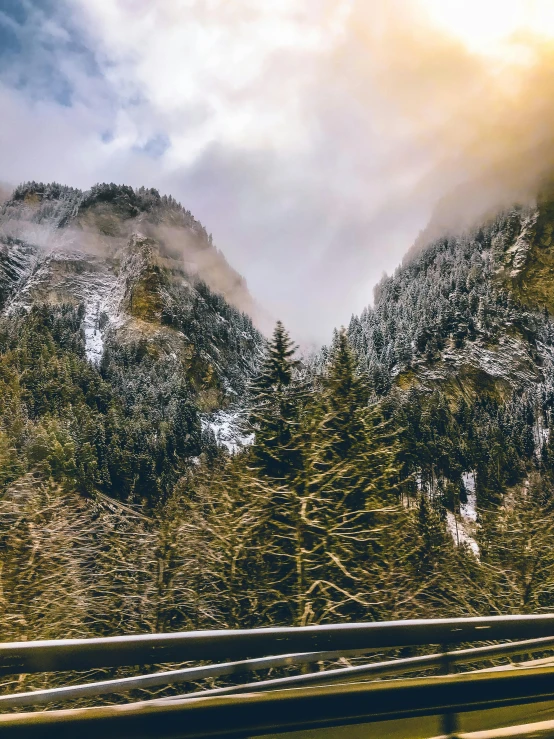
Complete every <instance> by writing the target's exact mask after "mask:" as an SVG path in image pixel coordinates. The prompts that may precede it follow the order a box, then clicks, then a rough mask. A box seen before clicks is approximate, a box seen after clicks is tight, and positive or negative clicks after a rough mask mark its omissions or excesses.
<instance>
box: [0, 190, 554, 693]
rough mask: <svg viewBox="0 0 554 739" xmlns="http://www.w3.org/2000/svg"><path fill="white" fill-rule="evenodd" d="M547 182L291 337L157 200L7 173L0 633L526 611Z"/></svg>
mask: <svg viewBox="0 0 554 739" xmlns="http://www.w3.org/2000/svg"><path fill="white" fill-rule="evenodd" d="M553 203H554V200H553V199H552V197H551V195H548V193H546V194H543V195H541V196H539V197H538V198H537V202H536V204H534V205H533V206H525V207H523V206H514V207H513V208H511V209H508V210H505V211H502V212H500V213H499V214H497V215H496V216H494V217H491V218H490V219H489V220H487V221H485V222H483V223H482V224H481V225H479V226H478V227H475V228H473V229H470V230H467V231H465V232H463V233H460V234H457V235H453V236H447V237H443V238H440V239H438V240H433V241H431V242H430V243H428V244H427V245H425V246H423V247H420V248H418V250H414V251H412V253H411V254H410V255H409V256H408V257H407V258H406V259H405V261H404V263H403V264H402V265H401V266H400V267H399V268H398V269H397V270H396V272H395V273H394V274H393V275H392V276H391V277H384V278H383V280H382V281H381V282H380V284H379V285H378V286H377V288H376V290H375V299H374V302H373V304H372V306H368V307H367V308H366V309H365V310H364V311H363V313H362V314H361V315H359V316H353V317H352V319H351V321H350V323H349V325H348V326H346V327H343V328H340V327H338V328H337V330H336V331H335V332H334V334H333V335H332V336H330V337H329V342H328V344H327V345H326V346H325V347H323V348H321V349H319V350H317V351H316V352H303V351H301V350H299V349H298V347H297V346H296V343H295V340H294V336H291V335H290V334H289V332H288V331H287V329H286V327H285V326H283V324H282V323H281V322H280V321H277V322H276V325H275V326H274V329H273V332H272V333H271V334H270V335H269V336H265V335H263V334H262V333H261V332H260V331H259V330H258V329H257V328H256V326H255V323H254V322H253V320H252V318H251V317H250V316H249V312H250V308H249V305H250V304H249V302H248V301H249V296H248V291H247V288H246V285H245V284H244V281H243V280H242V278H241V277H240V275H238V274H237V273H236V272H234V270H233V269H232V268H231V267H230V266H229V265H228V264H227V262H226V260H225V259H224V257H223V255H222V254H221V253H220V252H219V251H218V250H217V249H216V247H215V246H214V245H213V242H212V238H211V236H209V234H208V232H207V231H206V230H205V228H204V227H203V226H201V224H199V223H198V222H197V221H196V220H195V219H194V217H193V216H192V215H191V214H190V212H188V211H186V210H185V209H184V208H183V207H182V206H181V205H180V204H179V203H177V202H176V201H175V200H174V199H173V198H169V197H166V196H160V194H159V193H158V192H157V191H155V190H146V189H144V188H141V189H139V190H133V189H132V188H129V187H120V186H115V185H97V186H96V187H94V188H92V190H90V191H87V192H81V191H80V190H76V189H73V188H68V187H65V186H62V185H57V184H50V185H46V184H44V183H36V182H30V183H26V184H24V185H21V186H20V187H18V188H17V189H16V190H15V191H14V193H13V194H12V196H11V198H10V199H9V200H7V201H6V202H5V203H4V204H3V205H2V206H0V307H1V316H0V626H1V630H2V635H3V636H2V638H3V641H20V640H31V639H53V638H69V637H92V636H109V635H115V634H122V633H126V634H132V633H150V632H169V631H177V630H191V629H216V628H249V627H261V626H271V625H293V626H303V625H309V624H324V623H341V622H352V621H383V620H388V619H407V618H436V617H440V616H476V615H496V614H500V613H502V614H510V613H514V614H515V613H541V612H548V611H551V610H552V608H553V607H554V433H552V429H553V428H554V322H553V320H552V318H551V314H552V313H553V312H554V281H553V279H552V276H551V274H550V273H551V270H552V267H554V237H553V233H554V204H553ZM169 233H170V234H171V238H169V236H168V234H169ZM175 234H177V236H176V235H175ZM177 237H178V238H177ZM179 239H180V240H179ZM176 244H177V246H176ZM183 244H186V247H184V246H183ZM184 248H186V250H187V255H188V256H186V257H185V259H184V260H183V259H182V257H181V253H182V250H183V249H184ZM191 262H196V263H197V264H200V265H201V267H200V269H196V270H192V269H191V268H190V263H191ZM214 264H215V265H217V279H214V277H213V275H214V271H215V270H214V269H212V267H213V265H214ZM202 265H204V266H202ZM206 265H208V266H206ZM29 679H31V678H29ZM33 686H35V687H37V686H38V678H34V682H33ZM9 687H10V686H9V684H8V683H6V686H5V688H6V690H8V689H9ZM12 688H13V686H12Z"/></svg>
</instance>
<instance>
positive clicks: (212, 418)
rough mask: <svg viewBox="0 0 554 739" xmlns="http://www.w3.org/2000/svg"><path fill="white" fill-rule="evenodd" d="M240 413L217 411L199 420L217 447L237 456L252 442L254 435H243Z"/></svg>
mask: <svg viewBox="0 0 554 739" xmlns="http://www.w3.org/2000/svg"><path fill="white" fill-rule="evenodd" d="M242 419H243V413H242V411H218V412H217V413H212V414H210V415H209V416H205V417H204V418H202V419H201V421H202V428H203V429H206V428H209V429H210V430H211V431H212V432H213V434H214V436H215V440H216V442H217V444H218V446H223V447H225V448H226V449H227V450H228V452H229V454H237V452H239V451H240V450H241V449H243V448H244V447H245V446H249V445H250V444H252V443H253V442H254V434H245V433H244V430H243V428H242Z"/></svg>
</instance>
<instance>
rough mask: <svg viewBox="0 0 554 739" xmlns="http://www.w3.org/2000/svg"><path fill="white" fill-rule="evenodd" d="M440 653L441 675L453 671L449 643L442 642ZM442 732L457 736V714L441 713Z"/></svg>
mask: <svg viewBox="0 0 554 739" xmlns="http://www.w3.org/2000/svg"><path fill="white" fill-rule="evenodd" d="M442 654H443V662H442V670H441V673H442V674H443V675H450V673H451V672H454V665H453V664H452V662H451V660H450V644H444V645H443V647H442ZM441 725H442V734H443V735H444V736H447V737H449V739H456V737H457V736H458V729H459V725H458V714H457V713H452V712H450V711H449V712H447V713H443V715H442V720H441Z"/></svg>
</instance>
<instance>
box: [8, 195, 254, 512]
mask: <svg viewBox="0 0 554 739" xmlns="http://www.w3.org/2000/svg"><path fill="white" fill-rule="evenodd" d="M254 307H255V306H254V305H253V301H252V300H251V298H250V296H249V294H248V290H247V288H246V285H245V283H244V280H243V279H242V278H241V277H240V276H239V275H238V274H237V273H236V272H234V270H232V269H231V267H229V265H228V264H227V262H226V261H225V259H224V258H223V256H222V255H221V254H220V253H219V252H218V251H217V250H216V249H215V247H214V246H213V244H212V242H211V237H210V236H209V235H208V234H207V233H206V231H205V229H204V228H203V227H202V226H201V224H199V223H198V222H197V221H196V220H195V219H194V218H193V217H192V215H191V214H190V213H189V212H188V211H186V210H185V209H184V208H182V207H181V206H180V205H179V204H178V203H177V202H176V201H175V200H173V199H172V198H168V197H165V196H164V197H160V195H159V194H158V193H157V192H156V191H154V190H144V189H141V190H138V191H134V190H132V189H131V188H128V187H118V186H115V185H98V186H96V187H94V188H92V190H91V191H89V192H84V193H83V192H81V191H79V190H75V189H72V188H67V187H63V186H60V185H56V184H53V185H43V184H37V183H30V184H27V185H23V186H21V187H19V188H17V189H16V191H15V192H14V194H13V196H12V198H11V199H10V200H8V201H7V202H5V203H4V204H3V205H2V206H1V207H0V490H1V489H2V485H3V484H4V483H6V482H7V483H9V481H10V480H11V479H17V477H18V475H19V474H20V473H24V474H26V473H27V472H32V471H34V472H35V473H36V474H38V475H39V477H41V478H43V479H46V478H48V477H49V476H52V477H53V479H54V480H55V481H56V482H60V483H61V484H63V485H64V486H67V487H69V488H71V489H77V490H79V491H81V492H83V493H85V494H87V495H93V496H94V497H95V499H97V498H98V496H102V495H108V496H110V497H112V498H118V499H120V500H123V501H136V502H145V503H147V505H149V506H155V505H157V504H158V503H159V502H160V501H163V500H165V499H166V498H167V497H168V496H169V495H170V494H171V491H172V490H173V488H174V485H175V484H176V481H177V480H178V479H179V477H180V476H182V475H183V474H186V470H187V469H191V468H192V467H194V466H195V465H196V464H197V462H198V457H201V456H205V457H207V458H212V457H214V456H217V455H218V454H221V453H223V452H222V450H225V449H227V450H228V451H230V452H233V453H234V452H236V451H237V450H238V449H240V447H241V446H242V445H244V444H248V443H249V442H250V441H251V439H250V438H249V437H244V436H243V432H242V431H241V423H240V417H241V408H242V407H243V406H244V402H245V392H246V390H247V385H248V381H249V378H251V377H252V375H253V374H254V373H255V372H256V371H257V366H258V361H259V357H260V353H261V352H262V349H263V347H264V344H265V340H264V338H263V337H262V335H261V334H260V332H259V331H258V330H257V329H256V328H255V327H254V325H253V323H252V320H251V318H250V316H249V315H247V313H246V312H245V309H249V310H252V311H253V310H254ZM14 419H15V421H14ZM6 449H7V451H6ZM4 451H5V454H6V455H7V457H5V456H3V454H4ZM52 459H55V460H56V461H55V462H52V461H48V463H47V462H46V460H52ZM14 460H15V461H14ZM10 470H12V471H11V472H10Z"/></svg>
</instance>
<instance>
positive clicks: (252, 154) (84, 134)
mask: <svg viewBox="0 0 554 739" xmlns="http://www.w3.org/2000/svg"><path fill="white" fill-rule="evenodd" d="M541 3H542V0H538V2H535V4H534V5H533V7H539V6H540V7H542V5H541ZM455 5H456V4H455V3H453V2H450V0H441V2H439V3H437V2H436V0H388V1H387V2H386V3H367V2H363V0H323V2H322V1H321V0H317V1H316V0H309V1H308V2H307V3H304V4H303V5H302V7H301V8H299V5H298V3H297V2H294V0H278V2H275V3H269V4H268V3H263V2H260V0H237V1H236V2H233V3H228V2H219V1H217V0H216V2H214V3H211V4H210V10H209V12H208V11H207V6H206V4H205V3H204V2H200V1H199V0H198V1H197V0H186V2H185V0H173V1H172V2H167V3H150V2H146V1H143V0H139V1H137V2H135V3H133V4H132V7H131V5H130V4H129V3H128V2H125V1H124V0H98V1H97V2H94V3H90V2H85V1H84V0H71V2H68V3H67V4H60V5H59V6H56V7H57V10H55V11H53V12H52V13H51V15H50V16H49V17H48V23H49V25H48V24H45V23H43V22H41V25H40V28H41V29H42V30H41V31H40V34H41V35H40V37H37V41H38V43H37V44H36V45H35V47H36V48H35V49H34V51H33V54H32V58H31V57H23V56H21V55H20V57H19V58H17V59H15V58H10V60H9V62H8V61H6V62H5V70H8V68H9V69H10V70H12V71H11V72H10V74H8V73H7V72H6V73H5V74H1V73H0V107H1V108H2V111H3V113H2V121H1V123H0V125H1V126H2V137H1V138H0V142H1V143H0V156H1V158H2V163H3V170H4V171H3V173H2V176H3V177H4V178H7V179H9V180H10V181H13V182H16V181H20V180H25V179H36V180H39V179H41V180H58V181H63V182H66V183H68V184H72V185H75V186H79V187H83V188H87V187H90V186H91V185H92V184H94V182H97V181H115V182H120V183H122V182H126V183H128V184H131V185H133V186H140V185H145V186H148V187H150V186H153V187H156V188H158V189H159V190H160V191H162V192H168V193H169V192H170V193H172V194H173V195H174V196H175V197H177V198H178V199H179V200H180V201H181V202H183V203H184V204H185V206H186V207H187V208H189V209H190V210H191V211H192V212H193V213H194V215H195V216H196V217H197V218H199V219H200V220H201V221H202V222H203V223H204V224H205V226H206V228H207V229H208V231H211V232H212V233H213V235H214V242H215V243H216V244H217V246H218V247H219V248H220V249H221V250H222V251H223V252H224V254H225V257H226V258H227V260H228V261H229V262H230V264H231V265H232V266H233V267H234V268H236V269H237V270H238V271H239V272H240V273H241V274H242V275H244V276H245V277H246V280H247V283H248V285H249V287H250V289H251V291H252V293H253V295H254V297H255V299H256V300H257V301H258V302H260V303H262V304H263V305H264V306H266V308H267V309H268V311H269V312H270V313H271V314H272V315H274V316H276V317H281V318H282V319H283V320H284V321H285V322H286V323H287V324H288V325H289V326H290V328H291V329H292V330H293V331H294V333H295V334H296V335H297V336H298V337H299V338H311V339H315V340H323V341H326V340H328V338H329V335H330V331H331V329H332V327H333V326H335V325H338V324H341V323H345V322H347V321H348V319H349V316H350V314H351V313H352V312H354V311H356V312H357V311H360V310H361V309H362V308H363V307H364V306H365V305H366V304H367V303H368V302H370V299H371V294H372V287H373V284H374V283H375V282H376V281H377V280H378V279H379V278H380V276H381V274H382V272H383V270H387V271H390V270H392V269H394V267H395V266H396V265H397V264H398V263H399V262H400V261H401V259H402V257H403V255H404V254H405V253H406V251H407V250H408V249H409V247H410V245H411V244H412V243H413V241H414V240H415V238H416V237H417V235H418V233H419V232H421V231H422V230H424V229H425V227H426V225H427V223H428V221H429V218H430V217H431V216H432V214H433V213H434V214H435V215H434V221H433V222H434V226H433V228H434V230H432V231H427V232H426V236H425V238H429V237H430V236H431V235H433V234H435V233H438V232H439V231H441V230H443V229H450V230H456V229H460V228H462V227H464V226H466V225H468V224H469V223H471V222H472V221H473V220H475V219H477V218H479V217H481V215H482V214H483V213H486V212H490V211H491V210H494V209H495V208H497V207H501V206H502V205H509V204H511V203H512V202H513V201H514V200H524V199H528V198H530V197H532V196H533V195H534V193H535V192H536V190H537V188H538V187H539V186H540V184H541V183H542V182H543V181H544V180H545V179H546V178H548V176H549V174H550V173H551V172H552V171H553V169H554V146H553V138H554V137H553V134H552V131H554V126H553V124H554V120H553V118H554V95H553V94H552V93H553V92H554V90H553V89H552V88H553V86H554V65H553V64H552V61H553V59H552V56H553V45H552V40H551V35H554V34H551V35H548V34H547V33H542V30H545V29H546V30H548V28H547V25H546V24H542V26H541V24H537V23H535V25H533V26H529V25H525V24H524V23H519V21H518V23H519V25H518V24H516V26H514V28H513V29H509V31H510V34H511V36H509V35H508V36H506V37H505V38H503V39H502V44H501V45H498V48H496V46H495V48H494V49H493V48H492V45H490V46H491V48H488V47H487V45H486V44H483V43H481V45H478V46H476V45H474V44H473V43H469V42H468V38H469V41H471V40H472V38H473V37H472V36H471V34H474V36H475V39H477V40H481V41H482V39H483V38H485V39H486V38H487V37H486V34H485V31H487V32H489V31H490V29H491V28H492V30H493V31H494V30H495V29H496V28H497V27H498V26H502V23H501V21H502V22H503V20H504V19H505V17H507V16H508V15H509V13H508V10H509V9H508V8H507V6H505V4H504V5H502V4H499V2H498V0H480V2H479V3H477V0H467V1H466V2H465V3H464V7H463V8H462V5H461V4H459V3H458V4H457V5H459V6H460V8H462V10H460V11H459V12H464V13H471V12H473V14H474V19H475V20H474V24H475V25H474V28H473V30H472V26H471V24H468V23H466V24H465V25H464V24H460V23H458V26H461V25H463V27H464V29H465V31H466V36H467V34H468V33H469V34H470V35H469V36H468V37H465V36H462V35H460V34H459V33H457V32H456V24H453V25H451V26H447V25H446V26H445V24H444V23H442V24H441V23H439V22H438V20H437V17H438V16H437V14H436V13H434V12H432V9H433V8H435V9H436V8H439V9H440V13H442V14H443V16H444V13H445V12H446V10H445V9H448V8H449V7H450V8H454V6H455ZM457 5H456V7H457ZM509 5H510V8H511V7H512V6H514V7H515V6H516V5H517V7H518V8H519V6H521V8H522V9H523V10H525V8H527V7H529V8H530V7H531V3H527V2H526V0H521V1H520V0H509ZM27 6H28V7H31V6H32V3H31V2H30V1H29V3H27ZM545 7H546V5H545ZM495 8H496V9H498V12H497V13H496V16H494V13H493V11H494V10H495ZM472 9H473V10H472ZM523 10H522V13H523ZM68 11H69V12H68ZM518 12H519V11H518ZM491 14H492V15H491ZM512 15H513V14H512ZM524 15H525V14H523V15H522V16H521V17H522V18H524ZM37 17H38V16H37ZM41 17H42V16H41ZM472 17H473V16H470V19H471V18H472ZM491 17H492V20H493V21H494V22H491V23H489V21H487V18H489V20H490V18H491ZM464 19H465V20H467V18H466V17H465V16H464V18H462V20H464ZM35 20H36V19H35ZM43 20H44V19H43ZM439 20H440V19H439ZM487 23H489V25H487ZM481 25H482V26H483V28H481ZM489 26H490V28H489ZM543 27H544V28H543ZM30 28H31V29H32V28H35V29H36V28H38V26H37V23H36V22H35V23H34V25H33V24H32V23H31V26H30ZM48 28H50V37H48ZM44 29H46V30H44ZM551 30H554V29H551ZM33 33H34V34H35V36H36V34H37V31H36V30H35V31H33ZM75 35H77V36H78V44H77V45H76V44H75V43H74V44H73V46H71V45H70V44H69V43H68V41H67V39H69V40H71V39H73V38H74V37H75ZM25 38H28V36H27V37H25V36H22V39H23V42H24V41H25ZM48 38H49V39H50V41H52V40H53V39H58V41H57V46H56V48H57V51H56V54H55V59H54V60H52V58H51V57H48V54H50V53H51V52H50V51H49V49H50V47H51V46H52V43H50V41H48ZM45 39H47V40H45ZM495 44H496V42H495ZM75 46H77V47H78V48H79V49H80V51H79V53H74V52H72V51H71V49H72V48H73V47H75ZM501 47H502V48H501ZM72 54H73V56H72ZM46 58H48V60H49V61H48V64H50V65H52V64H55V66H56V69H57V70H59V74H61V75H62V76H64V79H65V81H66V82H67V85H66V86H64V85H63V84H62V83H61V81H60V80H58V81H57V82H56V86H55V89H54V90H53V91H52V94H51V95H50V96H49V95H48V88H47V85H46V84H45V85H43V86H42V87H41V88H40V89H38V90H37V89H35V88H33V89H32V90H31V89H28V88H26V87H25V85H22V84H18V85H17V86H15V85H14V84H12V83H11V82H10V80H11V81H13V80H14V79H15V77H14V74H13V69H14V65H18V64H19V65H24V64H31V63H32V64H34V65H37V64H39V62H40V63H41V64H42V63H43V62H44V63H46V61H45V60H46ZM1 62H2V58H1V57H0V65H1ZM0 72H1V67H0ZM18 79H19V82H21V79H20V78H18ZM63 90H67V91H68V92H67V95H66V98H67V99H61V98H60V94H61V93H60V91H63Z"/></svg>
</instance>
